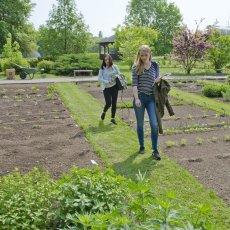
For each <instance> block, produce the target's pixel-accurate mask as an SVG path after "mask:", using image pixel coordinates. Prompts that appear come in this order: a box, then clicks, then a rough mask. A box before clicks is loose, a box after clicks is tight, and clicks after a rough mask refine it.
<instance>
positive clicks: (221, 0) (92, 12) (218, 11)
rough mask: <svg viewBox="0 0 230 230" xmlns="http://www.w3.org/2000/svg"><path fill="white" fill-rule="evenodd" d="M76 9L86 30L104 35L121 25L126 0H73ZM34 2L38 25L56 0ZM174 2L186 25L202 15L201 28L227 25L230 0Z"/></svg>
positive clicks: (34, 16)
mask: <svg viewBox="0 0 230 230" xmlns="http://www.w3.org/2000/svg"><path fill="white" fill-rule="evenodd" d="M75 1H76V6H77V9H78V12H81V13H82V14H83V17H84V21H85V23H86V25H88V26H89V31H90V32H91V33H92V34H93V35H95V36H98V33H99V31H102V34H103V36H104V37H106V36H111V35H112V34H113V30H112V29H113V28H115V27H117V25H118V24H120V25H122V24H123V22H124V19H125V16H126V15H127V14H126V6H127V4H128V2H129V0H75ZM32 2H34V3H36V4H37V5H36V7H35V8H34V10H33V12H32V14H31V17H30V21H31V22H32V23H33V24H34V26H35V28H36V29H37V28H38V27H39V26H40V25H41V24H45V22H46V20H47V19H48V18H49V12H50V10H51V9H52V5H53V4H55V5H57V1H56V0H32ZM168 2H174V3H175V5H176V6H177V7H178V8H179V9H180V12H181V14H182V15H183V22H184V24H187V26H188V28H189V29H195V27H196V23H195V21H197V22H199V21H200V19H201V18H205V19H204V21H203V22H202V23H201V25H200V28H201V29H202V28H205V27H206V26H207V25H210V24H211V25H212V24H213V23H214V22H215V21H216V20H217V21H218V22H219V24H218V25H219V26H227V25H228V26H230V0H218V1H214V0H213V1H211V0H168Z"/></svg>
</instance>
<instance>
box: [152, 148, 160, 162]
mask: <svg viewBox="0 0 230 230" xmlns="http://www.w3.org/2000/svg"><path fill="white" fill-rule="evenodd" d="M152 155H153V157H154V158H155V159H156V160H157V161H160V160H161V157H160V154H159V152H158V150H157V149H156V150H153V151H152Z"/></svg>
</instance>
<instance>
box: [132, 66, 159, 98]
mask: <svg viewBox="0 0 230 230" xmlns="http://www.w3.org/2000/svg"><path fill="white" fill-rule="evenodd" d="M158 74H159V66H158V64H157V63H156V62H151V66H150V68H149V69H148V70H146V69H145V70H144V73H142V74H140V75H137V72H136V65H133V67H132V87H133V86H137V90H138V94H139V93H144V94H147V95H150V94H152V93H153V85H154V82H155V79H156V78H157V77H158Z"/></svg>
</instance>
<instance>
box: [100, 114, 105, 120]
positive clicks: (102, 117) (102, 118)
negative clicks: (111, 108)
mask: <svg viewBox="0 0 230 230" xmlns="http://www.w3.org/2000/svg"><path fill="white" fill-rule="evenodd" d="M104 119H105V112H103V113H102V114H101V120H102V121H103V120H104Z"/></svg>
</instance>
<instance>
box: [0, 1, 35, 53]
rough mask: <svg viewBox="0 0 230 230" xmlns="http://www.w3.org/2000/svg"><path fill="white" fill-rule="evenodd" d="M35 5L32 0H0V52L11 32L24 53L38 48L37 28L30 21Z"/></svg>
mask: <svg viewBox="0 0 230 230" xmlns="http://www.w3.org/2000/svg"><path fill="white" fill-rule="evenodd" d="M34 5H35V4H34V3H32V2H31V0H7V1H6V0H0V52H2V50H3V45H4V44H5V43H6V39H7V35H8V34H9V33H11V34H12V40H13V41H17V42H18V43H19V45H20V50H21V51H22V53H30V52H32V51H34V50H35V49H36V42H37V41H36V36H34V35H35V29H34V28H33V26H32V25H31V24H29V23H28V18H29V16H30V14H31V11H32V9H33V7H34Z"/></svg>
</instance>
